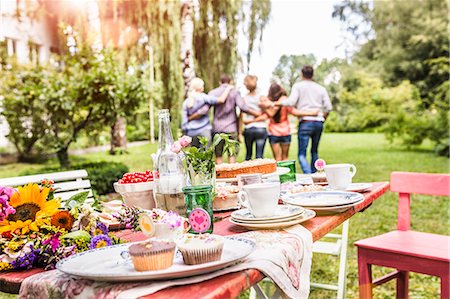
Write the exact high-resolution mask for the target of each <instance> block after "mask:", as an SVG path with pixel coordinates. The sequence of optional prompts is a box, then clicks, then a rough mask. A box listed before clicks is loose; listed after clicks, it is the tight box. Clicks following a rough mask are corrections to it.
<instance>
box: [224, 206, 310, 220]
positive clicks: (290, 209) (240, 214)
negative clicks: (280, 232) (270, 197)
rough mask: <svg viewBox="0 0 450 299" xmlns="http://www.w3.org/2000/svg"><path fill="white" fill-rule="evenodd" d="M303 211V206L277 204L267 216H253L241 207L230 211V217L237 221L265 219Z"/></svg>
mask: <svg viewBox="0 0 450 299" xmlns="http://www.w3.org/2000/svg"><path fill="white" fill-rule="evenodd" d="M304 211H305V209H304V208H302V207H299V206H287V205H278V207H277V209H276V210H275V211H274V214H273V215H272V216H267V217H255V216H253V214H252V212H251V211H250V210H249V209H242V210H238V211H234V212H233V213H231V217H232V218H233V219H235V220H238V221H248V220H250V221H265V220H274V219H284V218H290V217H292V216H298V215H300V214H302V213H303V212H304Z"/></svg>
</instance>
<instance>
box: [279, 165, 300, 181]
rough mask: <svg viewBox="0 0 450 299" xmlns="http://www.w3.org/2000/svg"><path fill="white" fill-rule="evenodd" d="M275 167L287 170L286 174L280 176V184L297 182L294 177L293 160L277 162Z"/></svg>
mask: <svg viewBox="0 0 450 299" xmlns="http://www.w3.org/2000/svg"><path fill="white" fill-rule="evenodd" d="M277 166H278V167H286V168H289V172H288V173H286V174H283V175H280V183H286V182H295V181H296V180H297V177H296V176H295V160H287V161H279V162H277Z"/></svg>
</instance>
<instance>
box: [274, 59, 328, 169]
mask: <svg viewBox="0 0 450 299" xmlns="http://www.w3.org/2000/svg"><path fill="white" fill-rule="evenodd" d="M313 75H314V69H313V67H312V66H310V65H305V66H304V67H303V68H302V81H300V82H298V83H295V84H294V86H292V89H291V94H290V95H289V98H287V99H284V100H280V101H278V102H276V103H274V102H272V103H271V104H272V105H276V106H295V107H296V108H297V109H298V110H303V111H307V110H317V109H319V110H320V111H321V112H320V113H319V114H318V115H317V116H303V117H299V121H300V123H299V125H298V160H299V163H300V166H301V167H302V170H303V172H304V173H314V172H316V168H315V167H314V162H316V160H317V159H318V158H319V154H318V148H319V141H320V136H321V135H322V130H323V123H324V122H325V119H326V118H327V116H328V114H329V113H330V111H331V109H332V107H331V101H330V98H329V96H328V93H327V91H326V89H325V88H324V87H323V86H321V85H319V84H317V83H316V82H314V81H313ZM309 139H311V141H312V145H311V164H309V163H308V160H307V159H306V149H307V148H308V143H309Z"/></svg>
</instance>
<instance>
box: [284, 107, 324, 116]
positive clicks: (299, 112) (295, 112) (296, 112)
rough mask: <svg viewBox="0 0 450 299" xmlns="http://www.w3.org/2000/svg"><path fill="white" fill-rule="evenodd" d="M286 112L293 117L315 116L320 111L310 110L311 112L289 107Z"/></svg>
mask: <svg viewBox="0 0 450 299" xmlns="http://www.w3.org/2000/svg"><path fill="white" fill-rule="evenodd" d="M289 108H290V109H289V110H288V112H289V113H290V114H292V115H295V116H300V117H301V116H317V115H319V113H320V109H312V110H298V109H296V108H294V107H289Z"/></svg>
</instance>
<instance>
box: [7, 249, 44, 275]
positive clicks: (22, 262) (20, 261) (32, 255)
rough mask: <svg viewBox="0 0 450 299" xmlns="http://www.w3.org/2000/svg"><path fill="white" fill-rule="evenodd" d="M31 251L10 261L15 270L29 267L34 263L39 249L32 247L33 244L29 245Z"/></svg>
mask: <svg viewBox="0 0 450 299" xmlns="http://www.w3.org/2000/svg"><path fill="white" fill-rule="evenodd" d="M30 249H31V251H30V252H27V253H25V254H24V255H23V256H21V257H19V258H17V259H15V260H14V261H12V262H11V265H12V266H13V267H14V269H15V270H18V269H31V268H33V266H34V264H35V263H36V261H37V259H38V256H39V253H40V250H39V249H34V248H33V246H30Z"/></svg>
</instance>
